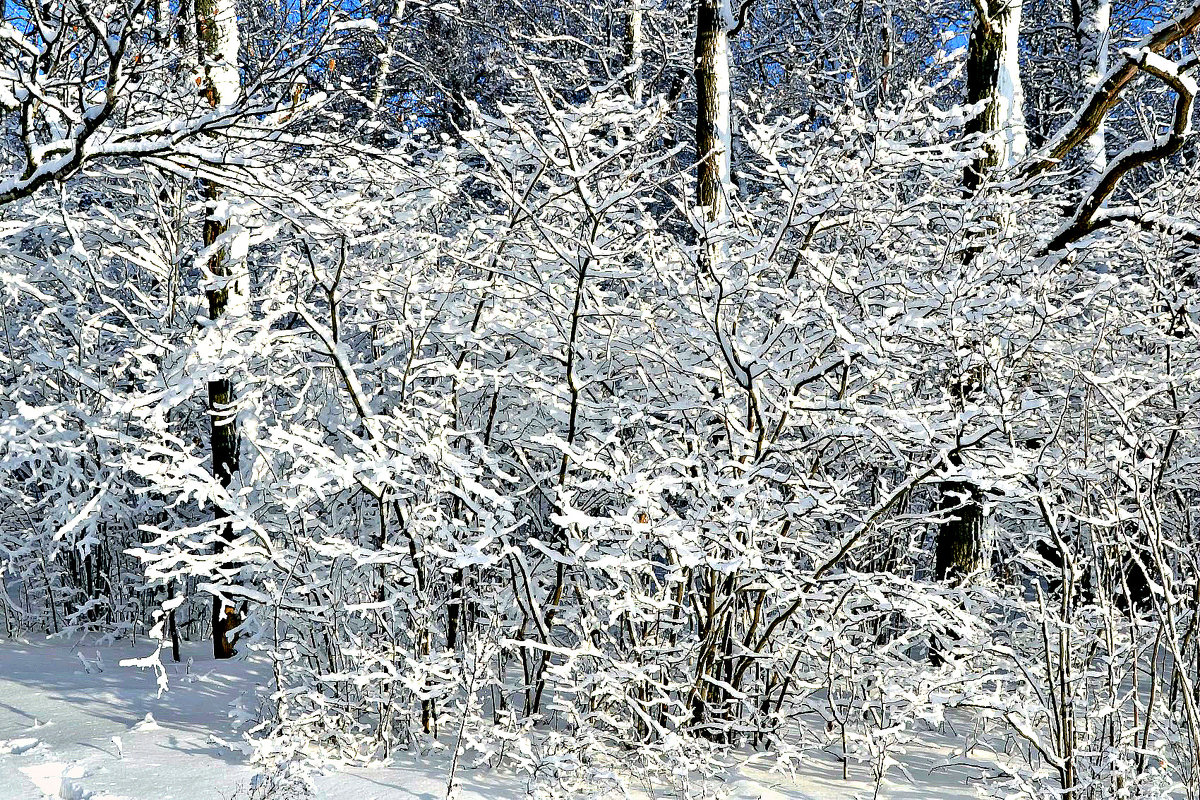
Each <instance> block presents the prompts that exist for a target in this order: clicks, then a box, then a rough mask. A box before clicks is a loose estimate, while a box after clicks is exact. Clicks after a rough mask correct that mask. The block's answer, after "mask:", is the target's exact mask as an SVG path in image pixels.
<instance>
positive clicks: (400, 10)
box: [367, 0, 408, 118]
mask: <svg viewBox="0 0 1200 800" xmlns="http://www.w3.org/2000/svg"><path fill="white" fill-rule="evenodd" d="M407 3H408V0H392V8H391V10H390V11H389V12H388V30H387V37H386V38H385V40H384V46H383V52H382V53H380V54H379V68H378V71H377V72H376V73H375V85H374V86H373V87H371V107H370V108H369V109H367V116H368V117H370V118H374V117H375V116H377V115H378V114H379V106H380V104H381V103H383V100H384V95H385V94H386V92H387V82H388V80H389V79H390V78H391V76H392V61H393V59H395V57H396V41H397V40H398V39H399V36H400V31H399V26H400V22H401V20H403V19H404V10H405V6H406V5H407Z"/></svg>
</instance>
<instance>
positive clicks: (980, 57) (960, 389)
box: [934, 0, 1028, 580]
mask: <svg viewBox="0 0 1200 800" xmlns="http://www.w3.org/2000/svg"><path fill="white" fill-rule="evenodd" d="M975 8H976V11H975V18H974V20H973V21H972V25H971V41H970V45H969V46H968V51H967V102H968V103H970V104H976V103H979V104H982V108H981V109H980V110H979V112H978V113H977V114H976V115H975V116H974V117H972V118H971V119H970V121H969V122H968V123H967V125H966V126H965V131H966V133H968V134H973V133H974V134H981V135H982V136H983V138H984V143H983V152H982V154H981V155H980V156H979V158H977V159H976V160H975V161H974V163H972V164H971V165H970V166H969V167H967V169H966V172H965V174H964V175H963V183H964V185H965V187H966V191H967V193H968V194H969V195H970V194H974V193H975V192H976V191H977V190H978V189H979V187H980V185H982V183H983V181H984V180H985V179H986V178H987V176H988V175H989V173H991V172H992V171H993V170H994V169H997V168H1000V169H1005V168H1008V167H1011V166H1012V165H1013V164H1015V163H1016V162H1017V160H1018V159H1020V158H1021V157H1022V156H1023V155H1025V150H1026V146H1027V144H1028V140H1027V138H1026V134H1025V114H1024V112H1023V111H1022V109H1021V104H1022V101H1023V93H1022V91H1021V73H1020V68H1019V66H1018V63H1017V55H1018V52H1017V43H1018V35H1019V33H1020V27H1021V3H1020V0H979V2H978V3H977V4H976V7H975ZM974 253H975V251H972V252H969V254H968V258H973V257H974ZM976 384H977V381H975V380H974V379H973V377H971V376H968V377H966V378H963V379H961V380H959V381H956V386H955V391H954V395H955V398H956V400H958V401H960V402H962V403H963V404H965V403H966V401H967V399H968V398H969V397H970V395H971V394H972V393H973V392H976V391H978V386H977V385H976ZM952 465H953V466H954V467H955V468H957V467H960V466H961V465H962V462H961V457H960V456H956V457H955V458H954V459H952ZM941 488H942V501H941V510H942V511H943V512H945V513H946V514H947V515H948V516H949V519H948V520H947V521H945V522H943V523H942V524H941V526H940V528H939V529H938V535H937V545H936V549H935V553H934V560H935V570H936V574H937V578H938V580H962V579H964V578H966V577H967V576H968V575H970V574H971V573H972V572H974V571H976V570H977V569H979V568H980V567H982V566H983V565H984V562H985V560H986V556H987V553H986V551H985V548H984V541H983V529H984V515H983V495H982V492H981V491H980V489H979V487H978V486H976V485H975V484H974V483H972V482H970V481H963V480H953V481H947V482H946V483H944V484H942V487H941Z"/></svg>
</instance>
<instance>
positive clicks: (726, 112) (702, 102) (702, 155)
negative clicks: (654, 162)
mask: <svg viewBox="0 0 1200 800" xmlns="http://www.w3.org/2000/svg"><path fill="white" fill-rule="evenodd" d="M732 27H733V15H732V12H731V10H730V8H729V0H699V5H698V7H697V9H696V158H698V159H699V160H700V162H699V166H698V168H697V176H696V205H698V206H702V207H704V208H705V209H706V215H707V217H708V219H709V220H716V219H719V218H720V217H721V216H722V215H723V214H724V212H725V208H726V196H727V190H728V188H729V172H730V170H729V159H730V152H729V151H730V149H731V128H730V95H731V89H730V81H729V30H730V29H731V28H732Z"/></svg>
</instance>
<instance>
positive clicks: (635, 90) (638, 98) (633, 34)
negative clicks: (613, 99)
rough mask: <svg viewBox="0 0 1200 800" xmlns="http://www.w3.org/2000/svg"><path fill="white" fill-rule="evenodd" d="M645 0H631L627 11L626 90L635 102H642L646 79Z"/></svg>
mask: <svg viewBox="0 0 1200 800" xmlns="http://www.w3.org/2000/svg"><path fill="white" fill-rule="evenodd" d="M643 2H645V0H629V9H628V10H627V11H626V13H625V69H627V70H629V76H628V77H627V78H626V79H625V91H626V93H627V94H628V95H629V99H631V100H632V101H633V102H634V103H641V102H642V95H643V94H644V93H645V81H644V80H643V79H642V51H643V50H644V49H645V32H644V30H643V25H642V3H643Z"/></svg>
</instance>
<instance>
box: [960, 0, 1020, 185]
mask: <svg viewBox="0 0 1200 800" xmlns="http://www.w3.org/2000/svg"><path fill="white" fill-rule="evenodd" d="M1020 27H1021V2H1020V0H977V2H976V5H975V16H974V19H973V20H972V24H971V41H970V44H969V45H968V48H967V103H969V104H972V105H974V104H976V103H982V104H983V108H982V109H981V110H980V111H979V112H978V113H977V114H976V115H975V116H973V117H972V118H971V119H970V120H969V121H968V122H967V124H966V126H965V127H964V130H965V132H966V133H967V134H968V135H969V134H981V135H982V136H983V137H984V142H983V154H982V155H981V156H980V157H979V158H977V159H976V160H975V162H974V163H973V164H972V165H971V166H970V167H968V168H967V170H966V175H965V176H964V183H965V185H966V188H967V190H968V192H974V191H975V190H976V189H978V188H979V186H980V184H981V183H982V182H983V180H984V179H985V178H986V176H987V175H988V173H989V172H990V171H991V170H992V169H995V168H996V167H1004V168H1007V167H1011V166H1012V165H1013V164H1014V163H1016V161H1017V160H1018V159H1020V158H1021V157H1022V156H1024V155H1025V151H1026V148H1027V146H1028V139H1027V137H1026V135H1025V114H1024V112H1023V111H1022V108H1021V106H1022V103H1023V102H1024V93H1023V92H1022V90H1021V74H1020V70H1019V67H1018V63H1017V55H1018V51H1017V41H1018V34H1019V32H1020Z"/></svg>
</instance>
